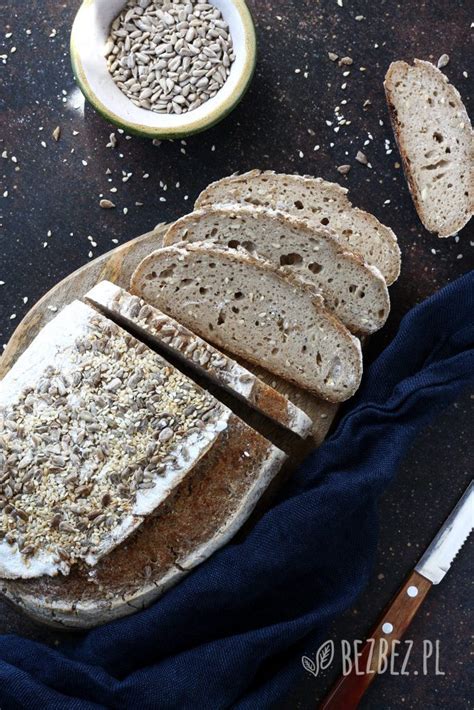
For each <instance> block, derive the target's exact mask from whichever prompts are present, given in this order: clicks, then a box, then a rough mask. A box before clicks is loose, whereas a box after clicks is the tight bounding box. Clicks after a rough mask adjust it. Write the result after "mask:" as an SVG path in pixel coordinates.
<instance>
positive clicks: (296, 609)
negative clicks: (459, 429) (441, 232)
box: [0, 273, 474, 710]
mask: <svg viewBox="0 0 474 710" xmlns="http://www.w3.org/2000/svg"><path fill="white" fill-rule="evenodd" d="M473 313H474V273H471V274H468V275H467V276H465V277H463V278H461V279H459V280H457V281H456V282H454V283H452V284H450V285H449V286H447V287H446V288H444V289H443V290H442V291H440V292H439V293H437V294H436V295H434V296H433V297H432V298H430V299H429V300H427V301H425V302H424V303H422V304H421V305H419V306H417V307H416V308H414V309H413V310H412V311H411V312H410V313H409V314H408V315H407V316H406V317H405V318H404V320H403V322H402V324H401V327H400V329H399V332H398V334H397V335H396V337H395V338H394V340H393V341H392V343H391V344H390V345H389V347H387V348H386V350H385V351H384V352H383V353H382V355H380V357H379V358H378V359H377V360H376V361H375V363H374V364H373V365H372V366H371V367H370V368H369V369H368V371H367V372H366V374H365V376H364V381H363V385H362V388H361V390H360V392H359V394H358V395H357V398H356V399H354V401H353V403H352V404H351V406H350V409H349V410H348V411H347V413H346V414H345V415H344V417H343V418H342V420H341V421H340V424H339V426H338V428H337V430H336V431H335V433H334V435H333V436H331V438H330V439H329V440H328V441H327V442H326V443H325V444H324V445H323V446H322V447H321V448H320V449H319V450H317V451H315V452H314V454H312V455H311V456H310V457H309V459H308V460H307V461H306V462H305V464H304V465H303V466H302V467H301V468H300V470H299V471H298V472H297V474H296V475H295V476H294V477H293V478H292V480H291V481H290V482H289V483H288V484H287V485H286V487H285V489H284V490H283V491H282V494H281V496H280V498H279V499H278V500H277V501H276V502H275V504H274V505H273V507H272V508H271V509H270V510H269V511H268V512H267V513H265V515H264V516H263V517H262V518H261V519H260V520H259V521H258V522H257V524H256V525H255V526H254V527H253V529H251V531H250V532H249V533H248V534H247V535H246V537H245V538H244V539H239V540H237V541H234V542H233V543H231V544H229V545H227V546H226V547H225V548H224V549H222V550H221V551H220V552H218V553H217V554H215V555H214V556H213V557H212V558H211V559H210V560H209V561H207V562H206V563H204V564H203V565H201V566H200V567H199V568H198V569H197V570H195V571H194V572H193V573H192V574H190V575H189V576H188V577H187V578H185V580H184V581H183V582H181V583H180V584H179V585H178V586H177V587H175V588H174V589H172V590H170V591H169V592H168V593H167V594H166V595H165V596H164V597H163V598H162V599H161V600H160V601H158V602H157V603H156V604H155V605H154V606H153V607H152V608H150V609H149V610H147V611H144V612H141V613H139V614H136V615H135V616H132V617H129V618H127V619H124V620H121V621H118V622H115V623H112V624H109V625H107V626H104V627H102V628H98V629H95V630H93V631H91V632H89V633H88V634H86V635H84V636H82V637H80V638H78V640H76V641H75V642H74V643H70V644H68V645H67V646H64V645H63V646H62V647H61V648H48V647H47V646H45V645H42V644H40V643H36V642H33V641H29V640H25V639H22V638H19V637H16V636H12V635H10V636H3V637H0V707H2V709H3V710H5V709H10V708H22V709H23V708H34V709H35V710H36V709H37V708H46V709H49V708H61V709H62V708H67V709H68V710H69V709H71V710H72V709H73V708H81V710H82V709H83V708H84V709H85V708H103V707H107V708H141V709H143V710H145V709H146V708H159V709H160V710H161V709H168V708H179V710H187V709H188V708H192V709H193V710H195V709H199V710H207V709H208V708H209V710H219V709H220V708H227V707H229V706H231V705H232V706H234V707H238V708H241V709H243V708H248V709H250V708H251V709H252V710H254V709H256V708H258V709H259V710H260V709H261V708H270V707H272V706H273V705H274V703H275V702H276V700H277V699H279V698H281V697H282V696H283V695H284V694H285V693H286V692H287V690H288V689H289V688H290V687H291V683H292V682H294V681H295V679H297V678H298V677H301V676H300V675H299V674H301V653H302V651H304V649H305V647H306V648H311V649H314V648H315V647H316V644H317V643H318V642H319V640H320V639H321V638H322V636H323V634H324V632H325V629H326V628H327V625H328V623H329V622H331V620H333V619H334V618H335V617H336V616H337V615H338V614H341V613H342V612H343V611H344V610H345V609H347V608H348V607H349V606H350V605H352V604H353V603H354V601H355V599H356V598H357V595H358V594H359V593H360V592H361V590H362V589H363V587H364V586H365V585H366V583H367V581H368V578H369V575H370V573H371V570H372V565H373V561H374V554H375V548H376V542H377V518H376V502H377V498H378V496H379V495H380V494H381V493H382V491H383V490H384V489H385V487H386V486H387V485H388V484H389V483H390V481H391V480H392V479H393V478H394V476H395V473H396V471H397V467H398V465H399V463H400V460H401V459H402V458H403V456H404V455H405V453H406V451H407V448H408V446H409V445H410V443H411V441H412V440H413V437H414V436H415V434H416V433H417V432H418V431H419V430H420V428H421V427H423V426H424V425H426V424H427V423H428V422H429V420H430V419H431V418H432V417H433V416H434V415H435V414H436V413H437V412H439V411H440V410H441V409H442V408H443V407H445V406H446V405H447V404H448V403H449V402H450V401H451V400H452V399H453V398H454V397H455V396H456V395H457V393H458V392H459V391H460V389H461V387H462V386H463V385H465V384H466V383H467V382H468V381H469V379H470V378H471V377H472V375H473V372H474V324H473Z"/></svg>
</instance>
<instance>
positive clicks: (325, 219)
mask: <svg viewBox="0 0 474 710" xmlns="http://www.w3.org/2000/svg"><path fill="white" fill-rule="evenodd" d="M321 224H324V226H326V225H327V224H329V218H328V217H323V218H322V220H321Z"/></svg>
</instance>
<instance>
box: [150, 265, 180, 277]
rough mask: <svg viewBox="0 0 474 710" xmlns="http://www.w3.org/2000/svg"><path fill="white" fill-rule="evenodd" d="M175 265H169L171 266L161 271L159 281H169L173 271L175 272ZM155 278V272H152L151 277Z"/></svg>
mask: <svg viewBox="0 0 474 710" xmlns="http://www.w3.org/2000/svg"><path fill="white" fill-rule="evenodd" d="M175 268H176V265H175V264H171V266H168V268H167V269H163V271H160V279H169V278H170V276H173V271H174V270H175ZM153 275H154V276H155V277H156V274H155V272H152V276H153Z"/></svg>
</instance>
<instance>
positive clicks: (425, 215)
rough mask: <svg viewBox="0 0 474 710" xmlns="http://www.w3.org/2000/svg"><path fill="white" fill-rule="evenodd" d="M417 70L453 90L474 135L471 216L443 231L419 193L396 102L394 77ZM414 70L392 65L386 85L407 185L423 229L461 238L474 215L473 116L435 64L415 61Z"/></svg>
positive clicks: (400, 63) (473, 157) (473, 153)
mask: <svg viewBox="0 0 474 710" xmlns="http://www.w3.org/2000/svg"><path fill="white" fill-rule="evenodd" d="M413 66H414V67H420V68H422V69H423V70H424V71H426V72H428V73H429V74H430V75H431V76H435V77H436V79H437V80H439V81H440V82H442V83H443V84H444V85H445V86H446V87H447V88H449V90H450V92H451V94H452V97H453V100H454V101H456V103H457V105H458V110H459V111H460V112H461V113H462V117H463V122H464V123H465V125H466V128H465V130H466V131H467V132H468V134H469V135H470V141H471V164H470V165H467V166H466V169H467V170H469V171H470V181H469V182H470V197H469V198H468V199H469V202H468V214H467V216H465V215H464V214H463V215H461V214H459V215H458V218H457V219H456V220H455V221H454V223H452V224H451V225H450V226H449V227H448V226H446V227H444V228H443V227H441V226H435V225H434V224H433V222H432V214H431V212H430V210H429V207H428V209H427V208H426V207H425V204H424V201H423V199H422V197H421V193H420V191H419V188H418V185H417V183H416V181H415V178H414V174H413V172H412V169H411V161H412V159H413V156H411V157H410V156H409V155H408V151H407V147H406V141H405V138H404V131H403V128H402V126H401V125H400V121H399V118H398V111H397V107H396V98H395V88H396V87H395V82H394V75H395V73H396V72H397V71H403V72H404V73H405V74H407V73H408V72H409V71H410V70H411V69H412V68H413ZM413 66H412V65H410V64H408V63H407V62H404V61H397V62H392V64H391V65H390V67H389V68H388V71H387V74H386V75H385V81H384V89H385V96H386V100H387V106H388V109H389V114H390V120H391V123H392V128H393V132H394V135H395V140H396V142H397V146H398V150H399V153H400V156H401V159H402V165H403V171H404V174H405V178H406V180H407V184H408V187H409V190H410V193H411V196H412V199H413V203H414V205H415V208H416V211H417V213H418V216H419V218H420V220H421V222H422V223H423V226H424V227H425V228H426V229H427V230H428V231H429V232H432V233H435V234H437V235H438V237H440V238H446V237H451V236H454V235H455V234H457V233H458V232H459V231H460V230H461V229H462V228H463V227H464V226H465V225H466V224H467V223H468V222H469V220H470V219H471V216H472V214H473V211H474V189H473V188H474V186H473V184H472V183H473V180H474V173H473V168H472V161H473V160H474V144H473V133H472V127H471V121H470V119H469V115H468V113H467V111H466V108H465V106H464V103H463V101H462V98H461V95H460V93H459V91H458V90H457V89H456V87H455V86H453V84H451V83H450V82H449V80H448V78H447V77H446V76H445V75H444V74H443V72H441V71H440V70H439V69H438V68H437V67H435V66H434V65H433V64H432V63H431V62H427V61H423V60H420V59H415V60H414V62H413Z"/></svg>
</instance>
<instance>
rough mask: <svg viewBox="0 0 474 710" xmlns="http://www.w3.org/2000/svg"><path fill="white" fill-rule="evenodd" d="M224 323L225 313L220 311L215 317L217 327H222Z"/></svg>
mask: <svg viewBox="0 0 474 710" xmlns="http://www.w3.org/2000/svg"><path fill="white" fill-rule="evenodd" d="M224 323H225V311H224V310H220V311H219V315H218V316H217V325H224Z"/></svg>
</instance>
